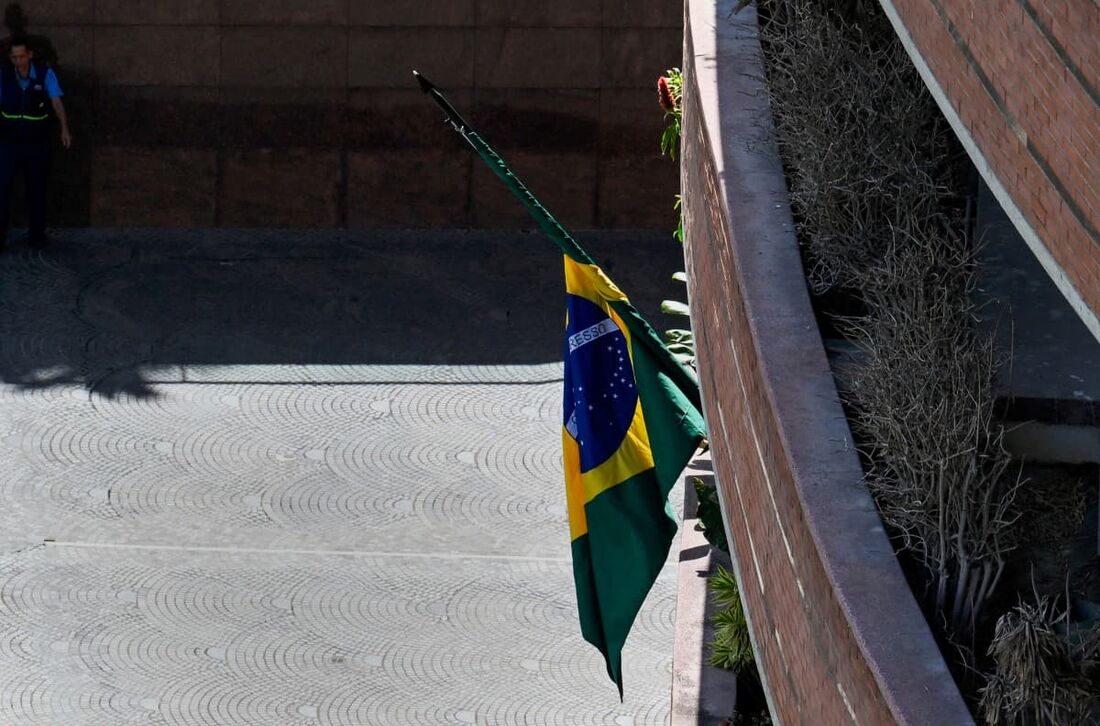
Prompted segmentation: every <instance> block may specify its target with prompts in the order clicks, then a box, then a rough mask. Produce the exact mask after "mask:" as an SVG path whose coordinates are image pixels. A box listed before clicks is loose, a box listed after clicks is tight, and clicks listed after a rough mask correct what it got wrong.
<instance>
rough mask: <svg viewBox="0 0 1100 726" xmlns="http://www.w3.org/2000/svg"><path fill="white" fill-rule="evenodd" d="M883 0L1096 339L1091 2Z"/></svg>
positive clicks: (1096, 100)
mask: <svg viewBox="0 0 1100 726" xmlns="http://www.w3.org/2000/svg"><path fill="white" fill-rule="evenodd" d="M881 2H882V5H883V7H884V8H885V9H886V11H887V13H888V14H890V15H891V16H892V17H891V19H892V20H893V21H894V24H895V28H896V29H897V30H898V32H899V35H901V37H902V38H903V40H905V41H906V42H907V44H908V45H909V47H910V53H911V54H912V55H914V56H915V60H916V61H917V64H918V67H920V66H921V65H922V64H923V65H924V66H926V73H930V75H931V76H932V77H933V78H934V82H930V83H929V85H930V86H931V87H932V88H933V92H934V94H936V95H937V101H939V103H940V105H941V107H944V110H945V112H946V113H947V115H948V117H949V119H953V120H954V121H957V122H958V123H959V124H960V125H961V127H962V128H959V127H958V126H957V127H956V131H957V132H960V137H962V138H963V141H964V143H967V142H968V140H969V142H970V143H971V144H972V145H973V147H976V149H977V151H978V154H979V155H980V157H981V158H977V159H975V161H976V162H978V167H979V169H980V170H981V171H982V172H983V174H984V175H986V177H987V181H988V182H989V183H990V186H991V187H994V189H995V191H996V189H997V186H998V185H999V186H1000V187H1002V188H1003V190H1004V192H1005V193H1007V195H1008V196H1009V197H1011V200H1012V203H1014V205H1015V207H1016V208H1017V209H1018V211H1019V213H1020V215H1021V216H1022V221H1023V222H1024V223H1025V225H1026V226H1028V227H1030V228H1031V229H1032V230H1034V233H1035V236H1037V237H1038V240H1039V241H1041V244H1042V245H1043V246H1044V247H1045V249H1046V250H1048V251H1049V253H1050V257H1051V258H1052V261H1053V262H1054V263H1055V265H1056V269H1050V268H1049V267H1048V272H1052V273H1053V275H1054V277H1055V279H1056V281H1058V282H1059V283H1060V284H1061V285H1062V287H1063V291H1064V292H1067V296H1068V297H1070V299H1071V302H1075V301H1074V300H1073V296H1074V295H1075V294H1076V295H1077V296H1079V299H1080V301H1083V305H1080V304H1079V305H1078V308H1079V310H1082V308H1083V307H1085V306H1087V308H1089V309H1090V310H1091V315H1092V319H1091V320H1089V319H1088V317H1089V313H1088V312H1087V311H1084V312H1085V315H1084V317H1085V318H1086V323H1088V324H1090V327H1092V328H1093V332H1094V333H1095V334H1097V335H1098V336H1100V326H1098V325H1097V324H1096V315H1097V314H1098V313H1100V3H1097V2H1096V0H881ZM929 80H930V79H929V78H928V76H927V75H926V81H929ZM936 86H938V89H937V88H936ZM953 117H954V118H953ZM967 137H969V139H968V138H967ZM972 155H974V154H973V152H972ZM990 176H992V177H993V178H990ZM1004 203H1005V202H1004V200H1003V199H1002V204H1004ZM1027 237H1028V234H1027V233H1026V232H1025V239H1026V238H1027ZM1029 241H1033V240H1029ZM1040 256H1041V252H1040ZM1040 258H1041V259H1042V256H1041V257H1040ZM1062 275H1064V280H1060V279H1059V278H1060V276H1062ZM1067 284H1068V287H1067ZM1070 287H1071V288H1072V289H1070Z"/></svg>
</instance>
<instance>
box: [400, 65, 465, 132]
mask: <svg viewBox="0 0 1100 726" xmlns="http://www.w3.org/2000/svg"><path fill="white" fill-rule="evenodd" d="M413 75H414V76H416V81H417V83H419V84H420V90H421V91H423V92H424V93H426V94H428V95H429V96H431V97H432V100H433V101H435V103H436V105H437V106H439V107H440V108H441V109H443V113H444V114H446V116H447V123H449V124H451V126H454V128H455V131H457V132H459V133H460V134H463V135H465V134H464V132H466V131H468V130H470V125H469V124H468V123H466V119H464V118H462V116H460V115H459V114H458V111H455V108H454V106H452V105H451V104H450V102H449V101H448V100H447V99H446V98H444V97H443V94H442V93H440V92H439V89H438V88H436V87H435V84H434V83H432V82H431V81H429V80H428V79H427V78H425V77H424V74H422V73H421V72H420V71H415V70H414V71H413Z"/></svg>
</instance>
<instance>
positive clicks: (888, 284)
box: [763, 0, 1018, 642]
mask: <svg viewBox="0 0 1100 726" xmlns="http://www.w3.org/2000/svg"><path fill="white" fill-rule="evenodd" d="M766 10H767V15H768V18H769V20H768V22H767V23H766V24H765V26H764V28H765V29H764V36H763V40H764V46H765V53H766V55H767V60H768V85H769V89H770V92H771V99H772V104H773V110H774V114H775V118H776V128H777V132H778V136H779V143H780V147H781V151H782V153H783V158H784V162H785V164H786V168H787V172H788V181H789V184H790V189H791V199H792V204H793V207H794V210H795V216H796V219H797V221H798V225H799V230H798V231H799V236H800V239H801V241H802V243H803V245H804V246H805V250H806V258H807V262H808V268H809V273H808V277H809V281H810V285H811V287H812V288H814V289H815V290H816V291H818V292H822V291H825V290H827V289H829V288H832V287H837V286H839V287H841V288H844V289H846V290H848V291H850V292H853V293H854V294H856V295H857V296H858V297H859V299H860V300H861V302H862V303H863V306H864V309H865V310H866V314H865V315H863V316H861V317H859V318H858V319H848V320H845V321H842V325H841V329H842V330H845V331H846V333H847V334H848V335H849V337H850V338H852V339H853V340H854V342H856V343H857V344H858V345H859V346H860V348H861V349H862V352H863V355H862V356H861V358H862V360H861V361H860V363H859V364H858V365H857V367H855V368H854V369H852V370H847V371H844V372H843V373H844V375H845V384H846V386H847V388H848V391H847V393H846V397H847V403H848V404H849V410H850V414H851V418H852V425H853V429H854V430H855V432H856V433H857V435H858V438H859V440H860V443H861V450H862V453H863V454H865V458H866V461H867V472H866V473H867V481H868V484H869V486H870V488H871V490H872V493H873V494H874V495H875V498H876V501H877V503H878V505H879V509H880V512H881V513H882V517H883V520H884V521H885V522H886V524H887V525H888V526H889V527H890V529H891V531H892V534H894V535H895V541H896V542H897V543H898V544H899V546H901V547H902V548H904V549H907V550H909V551H911V552H912V553H914V554H915V555H916V557H917V559H918V560H919V562H920V563H921V564H922V565H923V567H924V568H925V570H926V574H927V579H928V581H929V582H930V584H931V588H930V589H931V592H932V593H933V597H934V605H935V608H936V610H937V611H938V613H939V614H940V616H941V618H942V621H943V624H944V625H945V626H946V631H947V634H948V635H949V637H951V638H953V639H957V640H958V641H959V642H963V641H965V640H967V639H968V637H969V636H970V635H972V634H973V632H974V629H975V627H976V625H977V622H978V620H979V616H980V614H981V611H982V608H983V606H984V605H985V604H986V602H987V601H988V600H989V598H990V596H991V595H992V593H993V591H994V589H995V588H996V586H997V584H998V582H999V581H1000V579H1001V575H1002V572H1003V569H1004V566H1005V554H1006V552H1007V551H1008V550H1009V549H1010V547H1011V542H1010V541H1009V535H1010V529H1011V526H1012V524H1013V522H1014V521H1015V517H1016V515H1015V508H1014V506H1013V500H1014V497H1015V493H1016V490H1017V488H1018V485H1017V483H1016V482H1015V481H1013V477H1011V476H1008V475H1006V469H1007V467H1008V464H1009V458H1008V455H1007V453H1006V452H1005V449H1004V446H1003V430H1002V428H1001V426H1000V425H999V423H998V422H997V421H996V420H995V419H994V415H993V414H994V407H993V404H994V390H993V387H994V382H995V379H996V373H997V370H998V366H999V365H1000V363H1001V361H1000V359H999V357H998V355H997V353H996V351H995V349H994V344H993V337H992V335H990V334H988V333H983V332H982V331H981V329H980V327H979V324H978V320H977V316H976V315H975V310H974V306H973V303H972V302H971V297H970V293H971V291H972V288H973V286H974V260H975V256H974V249H973V247H974V246H973V245H972V244H971V243H970V240H968V239H967V238H966V237H965V235H964V234H963V232H962V231H961V228H962V227H963V225H962V224H961V221H960V220H958V219H955V218H954V217H951V216H949V214H948V213H947V212H946V211H945V210H946V209H947V208H948V206H949V205H948V203H947V202H948V201H949V198H950V197H951V196H952V194H953V189H952V186H953V184H954V182H953V181H952V179H951V169H952V164H953V156H952V155H953V154H954V153H956V152H955V151H954V149H955V148H956V146H955V142H954V140H953V137H952V135H951V133H950V130H949V128H948V127H947V124H946V122H945V121H944V120H943V117H942V116H941V115H940V113H939V111H938V110H937V108H936V106H935V102H934V101H933V99H932V97H931V96H930V94H929V93H928V92H927V90H926V89H925V87H924V84H923V83H922V81H921V79H920V77H919V75H918V73H917V71H916V69H915V68H914V67H913V64H912V62H911V61H910V59H909V57H908V55H907V54H906V53H905V50H904V48H903V47H902V45H901V43H900V42H899V41H898V39H897V38H896V36H895V35H894V33H893V30H892V29H891V27H890V25H889V22H888V21H887V20H886V18H885V16H884V15H883V14H882V12H881V11H880V10H877V9H875V8H874V7H873V4H869V3H864V2H861V1H860V0H824V1H822V0H817V1H815V0H771V2H769V3H768V4H767V6H766ZM853 19H854V20H856V22H852V20H853Z"/></svg>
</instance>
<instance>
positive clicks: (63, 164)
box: [25, 0, 682, 228]
mask: <svg viewBox="0 0 1100 726" xmlns="http://www.w3.org/2000/svg"><path fill="white" fill-rule="evenodd" d="M25 7H26V8H27V10H28V12H29V13H30V14H31V31H32V33H40V34H43V35H46V36H48V37H49V38H50V39H51V40H52V42H53V44H54V45H55V46H56V48H57V51H58V54H59V74H60V77H61V81H62V84H63V86H64V87H65V90H66V93H67V99H66V104H67V106H68V107H69V108H70V113H71V116H72V121H73V127H74V133H75V136H76V143H77V146H76V148H75V149H74V150H73V151H72V152H69V153H67V154H63V153H60V152H59V154H58V156H57V158H56V162H55V172H56V173H55V177H54V190H53V192H54V205H53V206H54V209H55V214H54V221H56V222H58V223H67V224H92V225H109V226H110V225H124V226H131V225H135V226H146V225H151V226H158V225H165V226H211V225H226V226H272V225H274V226H325V227H333V226H344V225H346V226H350V227H375V226H398V227H404V226H444V227H455V226H457V227H462V226H475V227H504V228H508V227H520V226H527V225H528V222H527V220H526V218H525V216H524V213H523V212H522V210H521V209H520V208H519V207H518V205H517V204H515V203H513V202H512V201H511V200H510V199H509V198H508V197H507V196H506V193H505V192H504V191H503V189H502V188H501V187H500V185H499V182H497V181H496V180H495V179H494V178H492V177H491V175H490V174H489V173H488V172H487V171H485V170H484V169H483V168H481V166H480V165H478V164H474V163H473V158H472V154H471V153H470V151H469V150H468V149H467V148H465V147H464V145H463V143H462V141H461V140H460V139H459V138H458V137H457V135H455V134H454V132H453V131H450V130H449V129H447V128H445V127H444V126H443V125H442V123H441V116H440V114H439V112H438V111H437V110H436V109H435V107H434V106H433V105H432V104H430V103H429V102H428V100H427V99H426V98H425V97H424V96H423V94H421V93H420V92H419V90H417V88H416V86H415V84H414V83H413V79H412V76H411V73H410V71H411V69H412V68H414V67H415V68H417V69H418V70H420V71H422V72H423V73H425V74H426V75H427V76H428V77H429V78H431V79H432V80H433V81H435V82H436V83H437V84H438V85H440V86H441V87H442V88H443V89H444V90H445V91H447V92H448V94H449V96H450V98H451V100H452V101H453V102H454V104H455V105H456V107H458V108H459V109H460V110H462V111H463V112H464V115H466V116H467V117H468V118H469V119H470V120H471V121H472V122H474V123H476V124H477V125H478V126H479V128H480V130H482V132H483V133H484V135H485V136H486V137H487V138H488V139H489V141H490V142H491V143H493V144H494V145H496V146H498V147H499V148H500V150H501V151H502V152H503V153H504V154H505V156H506V157H507V158H508V159H509V161H511V162H512V163H513V165H514V167H515V168H516V170H517V173H519V174H520V176H521V177H523V178H525V180H527V181H528V182H529V184H530V186H531V187H532V189H533V190H534V191H535V192H536V193H537V194H539V195H540V196H541V197H543V198H544V201H545V202H546V204H547V205H548V206H549V207H550V208H551V210H553V211H555V212H556V213H557V214H559V216H560V217H561V219H562V221H563V223H565V224H566V225H567V226H571V227H662V228H671V227H672V226H674V213H673V211H672V209H671V200H672V197H673V195H674V194H675V193H676V190H677V186H678V180H677V178H676V167H675V164H673V163H671V162H670V161H668V160H667V159H662V158H660V156H659V152H658V147H657V143H658V138H659V135H660V131H661V128H662V126H663V124H662V119H661V112H660V109H659V108H658V106H657V104H656V101H655V95H656V94H655V93H654V81H655V78H656V76H657V75H658V74H659V73H661V72H662V71H663V70H664V69H665V68H667V67H668V66H672V65H676V64H678V63H679V59H680V52H681V35H682V31H681V27H682V18H681V14H682V5H681V3H679V2H676V0H636V1H634V2H626V0H602V2H592V1H591V0H584V1H583V2H582V1H579V0H561V1H560V2H553V3H547V2H530V1H527V0H524V1H522V2H519V1H517V0H186V2H185V1H183V0H43V1H42V2H27V3H25Z"/></svg>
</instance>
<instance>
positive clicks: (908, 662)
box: [682, 0, 972, 726]
mask: <svg viewBox="0 0 1100 726" xmlns="http://www.w3.org/2000/svg"><path fill="white" fill-rule="evenodd" d="M735 4H736V0H719V1H718V2H717V3H715V2H714V1H713V0H689V2H688V3H687V5H688V17H687V21H688V22H687V30H688V32H687V33H686V34H685V45H686V47H685V61H684V63H685V67H686V72H687V74H688V76H687V78H688V81H687V84H686V91H685V108H684V139H683V164H682V175H683V177H682V178H683V189H684V206H685V224H686V250H687V264H688V279H689V283H690V300H691V315H692V325H693V327H694V329H695V339H696V343H697V346H698V351H697V352H698V360H699V376H700V381H701V384H702V393H703V402H704V407H705V413H706V418H707V424H708V427H709V431H710V441H711V450H712V456H713V462H714V470H715V475H716V479H717V483H718V490H719V493H720V500H721V503H722V512H723V517H724V520H725V527H726V531H727V534H728V535H729V541H730V542H731V544H732V549H733V555H734V565H735V570H736V573H737V578H738V582H739V584H740V587H741V596H742V601H743V603H744V605H745V611H746V615H747V617H748V619H749V623H750V632H751V635H752V640H753V649H754V651H755V653H756V659H757V663H758V665H759V667H760V670H761V673H762V676H763V679H764V681H765V687H766V690H767V693H768V697H769V704H770V706H771V709H772V713H773V714H774V715H775V716H776V717H777V721H776V722H777V723H782V724H813V725H815V726H816V725H817V724H829V725H830V726H832V725H834V724H856V723H858V724H889V723H903V724H929V726H943V724H967V723H972V720H971V718H970V716H969V714H968V712H967V709H966V707H965V705H964V703H963V701H962V698H961V696H960V695H959V692H958V689H957V688H956V686H955V684H954V682H953V680H952V679H951V676H950V674H949V672H948V670H947V667H946V665H945V664H944V661H943V659H942V657H941V655H940V653H939V651H938V649H937V647H936V644H935V642H934V640H933V638H932V635H931V632H930V631H929V629H928V626H927V624H926V622H925V620H924V617H923V615H922V614H921V612H920V610H919V608H918V607H917V604H916V602H915V601H914V599H913V596H912V594H911V592H910V590H909V588H908V585H907V584H906V581H905V578H904V576H903V575H902V572H901V568H900V567H899V565H898V563H897V559H896V557H895V556H894V552H893V550H892V549H891V546H890V543H889V541H888V539H887V537H886V534H885V532H884V531H883V528H882V524H881V522H880V520H879V517H878V513H877V511H876V510H875V507H874V504H873V502H872V501H871V498H870V495H869V494H868V493H867V491H866V489H865V488H864V487H863V486H862V485H861V480H862V471H861V469H860V464H859V460H858V458H857V456H856V453H855V450H854V447H853V444H852V439H851V434H850V432H849V430H848V425H847V422H846V420H845V418H844V413H843V411H842V409H841V406H840V403H839V400H838V395H837V389H836V384H835V382H834V380H833V377H832V372H831V370H830V368H829V364H828V361H827V359H826V356H825V351H824V349H823V345H822V342H821V337H820V333H819V331H818V329H817V325H816V323H815V320H814V315H813V311H812V309H811V307H810V300H809V295H808V293H807V291H806V285H805V279H804V275H803V271H802V265H801V261H800V258H799V251H798V243H797V240H796V239H795V236H794V233H793V231H792V230H793V223H792V218H791V211H790V206H789V202H788V194H787V189H786V183H785V180H784V177H783V172H782V166H781V163H780V160H779V158H778V155H777V152H776V148H775V142H774V138H773V128H772V123H771V119H770V110H769V104H768V100H767V91H766V88H765V87H764V85H763V81H762V79H763V68H762V66H761V59H760V46H759V42H758V39H757V25H756V16H755V13H754V11H753V10H752V8H751V7H749V8H746V9H744V10H742V11H741V12H740V13H738V14H736V15H733V16H732V17H731V16H730V11H731V9H732V8H733V6H734V5H735Z"/></svg>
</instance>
